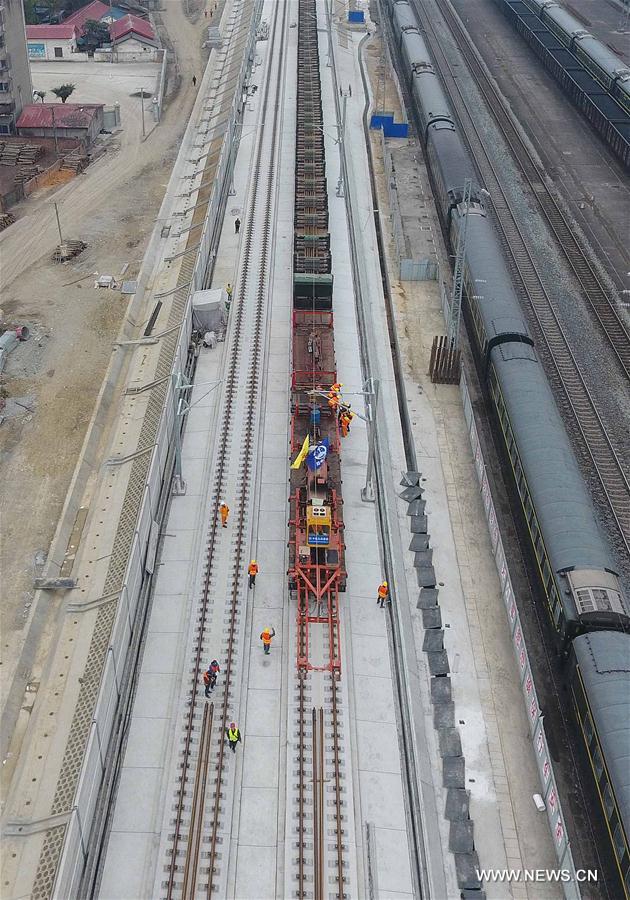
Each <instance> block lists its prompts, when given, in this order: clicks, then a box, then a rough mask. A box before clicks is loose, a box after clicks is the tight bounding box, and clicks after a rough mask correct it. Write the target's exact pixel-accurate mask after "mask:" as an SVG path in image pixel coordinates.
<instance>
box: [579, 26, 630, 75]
mask: <svg viewBox="0 0 630 900" xmlns="http://www.w3.org/2000/svg"><path fill="white" fill-rule="evenodd" d="M576 44H577V46H578V47H581V48H582V50H584V52H585V53H588V55H589V56H590V57H591V59H592V60H593V61H594V62H596V63H597V65H598V66H601V67H602V69H603V70H604V71H605V72H607V73H608V74H609V75H610V77H611V78H612V77H613V76H614V74H615V72H620V71H622V70H624V69H625V70H626V71H627V70H628V66H627V65H626V64H625V63H624V61H623V60H622V59H621V58H620V57H619V56H617V54H616V53H614V52H613V51H612V50H611V49H610V48H609V47H607V46H606V44H602V42H601V41H598V40H597V38H594V37H593V35H592V34H589V35H586V36H585V37H581V38H579V39H578V40H577V41H576Z"/></svg>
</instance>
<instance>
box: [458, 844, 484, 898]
mask: <svg viewBox="0 0 630 900" xmlns="http://www.w3.org/2000/svg"><path fill="white" fill-rule="evenodd" d="M455 870H456V872H457V882H458V884H459V886H460V888H464V889H466V890H468V891H475V890H479V889H480V888H481V882H480V880H479V879H478V878H477V872H478V871H479V857H478V856H477V852H476V850H473V852H472V853H456V854H455Z"/></svg>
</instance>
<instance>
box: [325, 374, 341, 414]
mask: <svg viewBox="0 0 630 900" xmlns="http://www.w3.org/2000/svg"><path fill="white" fill-rule="evenodd" d="M342 387H343V384H342V383H341V382H340V381H336V382H335V383H334V384H331V386H330V390H329V391H328V405H329V407H330V408H331V410H332V411H333V412H334V413H336V412H337V410H338V409H339V403H340V402H341V395H340V391H341V388H342Z"/></svg>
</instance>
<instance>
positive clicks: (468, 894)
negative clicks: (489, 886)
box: [459, 891, 486, 900]
mask: <svg viewBox="0 0 630 900" xmlns="http://www.w3.org/2000/svg"><path fill="white" fill-rule="evenodd" d="M459 896H460V897H461V900H486V892H485V891H462V892H461V894H460V895H459Z"/></svg>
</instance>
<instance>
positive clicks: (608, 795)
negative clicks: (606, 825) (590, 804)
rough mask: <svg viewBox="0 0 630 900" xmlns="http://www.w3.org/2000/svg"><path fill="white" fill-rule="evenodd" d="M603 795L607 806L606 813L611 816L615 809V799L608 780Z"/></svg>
mask: <svg viewBox="0 0 630 900" xmlns="http://www.w3.org/2000/svg"><path fill="white" fill-rule="evenodd" d="M602 797H603V799H604V806H605V808H606V815H607V816H608V818H610V817H611V816H612V814H613V812H614V810H615V801H614V800H613V795H612V791H611V789H610V785H609V784H608V782H606V784H605V785H604V790H603V791H602Z"/></svg>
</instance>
